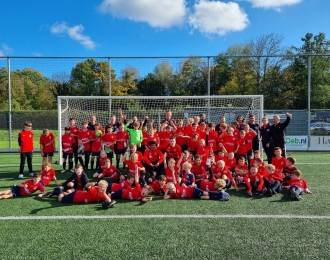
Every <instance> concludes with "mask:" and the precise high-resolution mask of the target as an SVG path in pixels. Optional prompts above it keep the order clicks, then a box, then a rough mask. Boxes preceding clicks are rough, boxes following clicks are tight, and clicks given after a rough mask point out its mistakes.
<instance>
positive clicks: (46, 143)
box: [39, 133, 55, 153]
mask: <svg viewBox="0 0 330 260" xmlns="http://www.w3.org/2000/svg"><path fill="white" fill-rule="evenodd" d="M39 142H40V145H42V152H43V153H53V152H54V151H55V136H54V134H53V133H49V134H48V135H41V136H40V140H39Z"/></svg>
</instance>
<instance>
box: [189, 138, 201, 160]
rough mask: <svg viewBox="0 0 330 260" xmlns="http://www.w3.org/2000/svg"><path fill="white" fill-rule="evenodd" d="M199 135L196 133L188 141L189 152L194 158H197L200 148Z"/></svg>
mask: <svg viewBox="0 0 330 260" xmlns="http://www.w3.org/2000/svg"><path fill="white" fill-rule="evenodd" d="M199 140H200V138H199V135H198V133H194V134H193V136H192V138H190V139H189V140H188V143H187V146H188V151H189V152H190V153H191V154H192V156H193V157H194V158H195V156H196V153H197V150H198V146H199Z"/></svg>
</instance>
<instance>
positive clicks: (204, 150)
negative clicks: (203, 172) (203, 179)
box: [196, 139, 210, 163]
mask: <svg viewBox="0 0 330 260" xmlns="http://www.w3.org/2000/svg"><path fill="white" fill-rule="evenodd" d="M209 153H210V148H209V147H208V146H206V143H205V140H204V139H200V140H199V146H198V149H197V152H196V155H197V156H199V157H201V158H202V161H203V162H204V163H206V160H207V158H208V157H209Z"/></svg>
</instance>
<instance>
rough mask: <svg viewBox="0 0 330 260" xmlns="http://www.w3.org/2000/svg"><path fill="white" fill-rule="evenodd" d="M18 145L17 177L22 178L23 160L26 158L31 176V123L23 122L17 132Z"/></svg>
mask: <svg viewBox="0 0 330 260" xmlns="http://www.w3.org/2000/svg"><path fill="white" fill-rule="evenodd" d="M18 145H19V148H20V157H21V160H20V166H19V175H18V178H19V179H23V178H24V176H23V171H24V166H25V160H27V164H28V168H29V172H30V176H33V175H34V173H33V169H32V153H33V132H32V123H31V122H25V123H24V128H23V130H22V131H20V132H19V134H18Z"/></svg>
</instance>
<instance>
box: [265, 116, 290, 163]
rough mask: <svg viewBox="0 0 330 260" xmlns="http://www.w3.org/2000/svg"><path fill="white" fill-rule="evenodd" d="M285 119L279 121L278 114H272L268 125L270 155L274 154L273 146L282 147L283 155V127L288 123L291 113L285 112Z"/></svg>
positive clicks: (283, 153) (283, 152)
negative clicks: (271, 121) (271, 122)
mask: <svg viewBox="0 0 330 260" xmlns="http://www.w3.org/2000/svg"><path fill="white" fill-rule="evenodd" d="M285 115H286V120H285V121H284V122H283V123H281V119H280V116H279V115H274V116H273V124H272V126H271V127H270V138H271V141H270V146H271V149H272V150H271V151H272V155H274V148H275V147H280V148H281V149H282V156H283V157H285V140H284V138H285V129H286V127H287V126H288V125H289V123H290V120H291V118H292V114H289V113H286V114H285Z"/></svg>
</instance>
